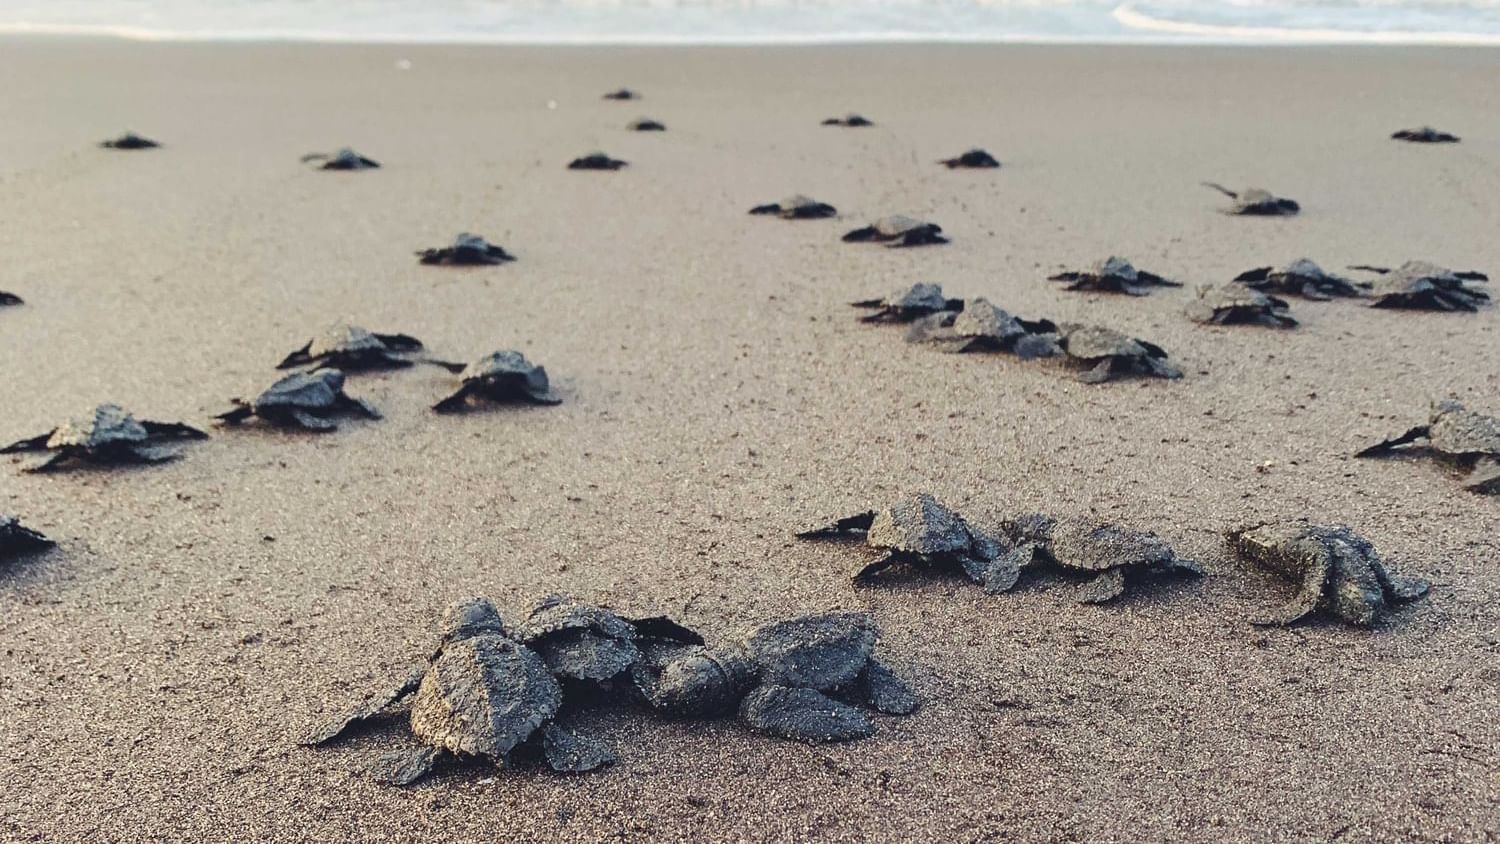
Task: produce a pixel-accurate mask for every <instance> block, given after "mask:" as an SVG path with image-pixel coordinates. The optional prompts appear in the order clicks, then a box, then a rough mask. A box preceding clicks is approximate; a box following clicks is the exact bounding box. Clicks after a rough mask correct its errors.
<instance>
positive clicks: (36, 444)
mask: <svg viewBox="0 0 1500 844" xmlns="http://www.w3.org/2000/svg"><path fill="white" fill-rule="evenodd" d="M54 433H56V431H55V430H52V431H48V432H47V433H45V434H39V435H37V436H35V437H31V438H29V439H24V440H16V441H15V442H13V443H11V444H10V445H8V446H6V447H5V448H0V454H18V453H20V452H23V451H41V450H43V449H45V448H46V447H47V441H48V440H50V439H52V435H53V434H54Z"/></svg>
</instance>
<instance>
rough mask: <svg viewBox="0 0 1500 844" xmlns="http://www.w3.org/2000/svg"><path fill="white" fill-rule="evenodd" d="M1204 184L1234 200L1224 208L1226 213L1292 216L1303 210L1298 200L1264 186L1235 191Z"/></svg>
mask: <svg viewBox="0 0 1500 844" xmlns="http://www.w3.org/2000/svg"><path fill="white" fill-rule="evenodd" d="M1203 185H1204V187H1210V188H1213V189H1214V190H1216V191H1218V192H1219V193H1222V194H1224V195H1225V196H1227V197H1229V198H1230V199H1232V200H1234V202H1233V204H1231V205H1230V206H1229V207H1228V208H1226V209H1225V210H1224V213H1226V214H1236V215H1240V216H1246V217H1290V216H1292V215H1294V214H1296V213H1297V212H1299V211H1301V210H1302V206H1301V205H1299V204H1298V203H1297V201H1296V200H1292V199H1287V198H1285V197H1280V196H1276V195H1274V194H1272V193H1271V192H1270V191H1268V190H1264V189H1262V188H1245V189H1244V190H1238V191H1233V190H1230V189H1229V188H1226V187H1224V186H1223V185H1220V184H1216V183H1214V182H1204V183H1203Z"/></svg>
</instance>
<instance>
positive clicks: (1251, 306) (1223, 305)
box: [1186, 284, 1297, 328]
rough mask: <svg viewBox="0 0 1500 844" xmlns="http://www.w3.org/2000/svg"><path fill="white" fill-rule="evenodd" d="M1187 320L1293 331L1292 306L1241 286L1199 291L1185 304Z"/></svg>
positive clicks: (1234, 285) (1227, 285) (1224, 286)
mask: <svg viewBox="0 0 1500 844" xmlns="http://www.w3.org/2000/svg"><path fill="white" fill-rule="evenodd" d="M1186 312H1187V315H1188V319H1191V320H1193V321H1194V322H1202V323H1209V324H1213V325H1264V326H1268V327H1270V328H1295V327H1296V325H1297V320H1296V319H1295V318H1293V317H1292V314H1291V306H1290V305H1288V304H1287V302H1286V300H1285V299H1278V298H1276V297H1275V296H1268V295H1266V294H1264V293H1262V292H1260V291H1259V290H1252V289H1250V288H1247V287H1245V286H1244V285H1240V284H1221V285H1219V286H1217V287H1205V288H1202V289H1200V290H1199V291H1198V298H1196V299H1194V300H1193V301H1192V302H1189V303H1188V306H1187V308H1186Z"/></svg>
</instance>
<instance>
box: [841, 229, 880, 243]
mask: <svg viewBox="0 0 1500 844" xmlns="http://www.w3.org/2000/svg"><path fill="white" fill-rule="evenodd" d="M876 234H877V232H876V231H875V227H874V226H865V227H864V228H862V229H855V230H854V231H851V232H849V233H847V234H845V235H844V238H843V240H844V242H845V243H864V242H866V241H871V240H874V239H875V237H876Z"/></svg>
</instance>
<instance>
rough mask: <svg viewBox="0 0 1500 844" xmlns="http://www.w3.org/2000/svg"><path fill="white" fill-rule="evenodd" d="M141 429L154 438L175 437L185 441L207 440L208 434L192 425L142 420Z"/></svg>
mask: <svg viewBox="0 0 1500 844" xmlns="http://www.w3.org/2000/svg"><path fill="white" fill-rule="evenodd" d="M141 427H142V428H145V429H146V433H148V434H150V435H151V436H153V437H173V438H176V439H183V440H206V439H208V433H207V432H205V431H200V430H198V429H197V428H194V427H193V426H192V425H184V424H182V423H181V422H152V421H150V420H146V419H142V420H141Z"/></svg>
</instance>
